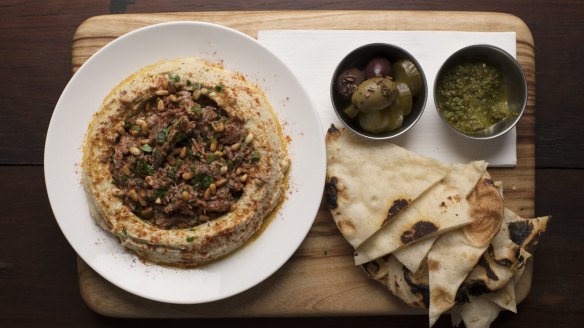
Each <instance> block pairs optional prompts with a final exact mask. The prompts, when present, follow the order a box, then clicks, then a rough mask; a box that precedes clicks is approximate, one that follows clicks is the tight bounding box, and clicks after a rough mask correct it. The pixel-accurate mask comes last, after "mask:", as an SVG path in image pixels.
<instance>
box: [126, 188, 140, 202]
mask: <svg viewBox="0 0 584 328" xmlns="http://www.w3.org/2000/svg"><path fill="white" fill-rule="evenodd" d="M128 197H130V198H132V200H133V201H135V202H137V201H138V193H137V192H136V190H135V189H130V190H129V191H128Z"/></svg>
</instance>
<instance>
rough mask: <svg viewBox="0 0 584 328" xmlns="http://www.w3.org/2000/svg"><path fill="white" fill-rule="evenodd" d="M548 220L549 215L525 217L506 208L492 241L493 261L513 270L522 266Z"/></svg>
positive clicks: (533, 250)
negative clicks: (501, 223)
mask: <svg viewBox="0 0 584 328" xmlns="http://www.w3.org/2000/svg"><path fill="white" fill-rule="evenodd" d="M549 220H550V216H543V217H538V218H535V219H525V218H522V217H520V216H519V215H517V214H515V213H513V211H511V210H510V209H507V208H506V209H505V213H504V222H505V224H503V225H502V226H501V233H499V234H497V235H496V236H495V238H493V241H492V245H493V259H494V260H495V262H497V263H499V264H501V265H503V266H506V267H510V268H511V269H513V270H518V269H519V268H521V267H523V266H524V264H525V261H526V260H527V259H528V258H529V257H531V255H532V254H533V253H534V252H535V250H536V248H537V245H538V244H539V240H540V238H541V236H542V235H543V233H545V231H546V229H547V224H548V222H549Z"/></svg>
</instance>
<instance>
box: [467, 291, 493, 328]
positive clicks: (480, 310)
mask: <svg viewBox="0 0 584 328" xmlns="http://www.w3.org/2000/svg"><path fill="white" fill-rule="evenodd" d="M499 312H501V307H500V306H498V305H497V304H495V303H493V302H491V301H490V300H489V299H487V298H485V297H481V296H479V297H473V298H472V299H471V300H470V302H469V303H466V304H463V305H461V306H460V316H461V317H462V321H464V325H465V326H466V328H488V327H490V326H491V323H493V321H495V319H497V316H499Z"/></svg>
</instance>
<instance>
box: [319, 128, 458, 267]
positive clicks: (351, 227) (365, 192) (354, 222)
mask: <svg viewBox="0 0 584 328" xmlns="http://www.w3.org/2000/svg"><path fill="white" fill-rule="evenodd" d="M326 145H327V163H328V164H327V183H326V187H325V197H326V201H327V206H328V207H329V209H330V210H331V213H332V216H333V218H334V220H335V223H336V225H337V227H338V228H339V230H340V231H341V233H342V234H343V236H344V237H345V239H346V240H347V241H348V242H349V243H350V244H351V245H352V246H353V247H354V248H357V247H358V246H359V245H360V244H361V243H362V242H363V241H365V240H366V239H367V238H368V237H370V236H371V235H373V234H374V233H375V232H376V231H378V230H379V229H380V228H381V227H382V226H384V225H385V224H386V223H387V222H389V221H392V219H393V218H394V217H395V216H396V215H397V214H398V213H399V212H400V211H402V210H403V209H404V208H406V207H407V206H408V205H409V204H411V203H412V202H413V201H414V200H415V199H417V198H418V197H419V196H420V195H421V194H422V193H423V192H424V191H426V190H428V189H429V188H430V187H432V186H434V185H435V184H436V183H438V182H439V181H440V180H442V179H443V178H444V177H445V176H446V175H447V174H448V172H450V170H451V165H449V164H445V163H441V162H439V161H437V160H435V159H432V158H428V157H425V156H422V155H418V154H416V153H413V152H410V151H408V150H406V149H404V148H401V147H399V146H397V145H394V144H391V143H387V142H373V141H368V140H364V139H362V138H359V137H356V136H353V135H352V134H351V132H349V131H347V130H345V129H340V130H339V129H337V128H335V127H334V126H331V128H330V129H329V131H328V133H327V136H326ZM363 263H365V262H363Z"/></svg>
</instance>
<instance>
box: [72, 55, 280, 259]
mask: <svg viewBox="0 0 584 328" xmlns="http://www.w3.org/2000/svg"><path fill="white" fill-rule="evenodd" d="M288 165H289V159H288V157H287V153H286V147H285V142H284V139H283V137H282V134H281V128H280V125H279V123H278V120H277V118H276V117H275V115H274V114H273V112H272V111H271V109H270V106H269V104H268V103H267V100H266V99H265V97H264V95H263V94H262V92H261V91H260V90H259V89H258V88H257V87H255V86H253V85H252V84H250V83H248V82H247V81H246V80H245V78H244V77H243V76H241V75H240V74H237V73H233V72H229V71H226V70H224V69H223V68H222V67H219V66H217V65H213V64H210V63H208V62H206V61H203V60H201V59H197V58H181V59H177V60H174V61H165V62H161V63H158V64H155V65H152V66H148V67H146V68H143V69H142V70H140V71H139V72H137V73H135V74H133V75H132V76H130V77H129V78H128V79H126V80H125V81H123V82H122V83H121V84H120V85H118V86H117V87H116V88H115V89H114V90H113V91H112V92H111V93H110V94H109V95H108V96H107V97H106V99H105V100H104V102H103V104H102V106H101V108H100V109H99V111H98V112H97V113H96V114H95V116H94V119H93V120H92V122H91V124H90V126H89V129H88V132H87V136H86V140H85V145H84V152H83V185H84V187H85V190H86V193H87V196H88V200H89V204H90V210H91V214H92V217H93V218H94V219H95V221H96V222H97V223H98V224H99V225H100V226H101V227H103V228H104V229H106V230H107V231H109V232H111V233H112V234H114V235H115V236H116V237H117V238H119V240H120V241H121V243H122V245H124V246H125V247H127V248H128V249H130V250H132V251H134V252H135V253H136V254H137V255H138V256H140V257H141V258H143V259H144V260H147V261H152V262H155V263H160V264H167V265H177V266H187V267H191V266H198V265H201V264H204V263H206V262H209V261H212V260H215V259H217V258H219V257H221V256H224V255H226V254H228V253H230V252H232V251H233V250H235V249H237V248H239V247H240V246H241V245H242V244H243V243H244V242H245V241H246V240H248V239H249V238H250V237H251V236H252V235H253V234H254V233H255V232H256V231H258V230H259V228H260V227H261V225H262V222H263V220H264V219H265V218H266V217H268V216H269V215H270V214H271V213H272V212H273V210H274V209H275V207H276V206H277V205H278V203H279V202H280V201H281V200H282V198H283V193H284V189H285V186H286V183H285V181H286V180H285V176H286V171H287V169H288Z"/></svg>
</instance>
